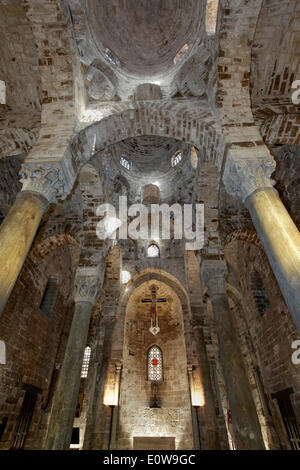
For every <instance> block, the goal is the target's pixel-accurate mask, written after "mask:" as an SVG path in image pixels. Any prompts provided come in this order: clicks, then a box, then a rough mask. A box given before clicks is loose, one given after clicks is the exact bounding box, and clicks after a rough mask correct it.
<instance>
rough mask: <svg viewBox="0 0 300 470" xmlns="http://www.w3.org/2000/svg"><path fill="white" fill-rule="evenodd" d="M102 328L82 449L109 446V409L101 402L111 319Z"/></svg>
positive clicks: (107, 361)
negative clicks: (93, 388) (101, 338)
mask: <svg viewBox="0 0 300 470" xmlns="http://www.w3.org/2000/svg"><path fill="white" fill-rule="evenodd" d="M102 328H104V331H105V333H104V343H103V349H102V351H101V358H100V360H99V367H98V371H97V380H96V386H95V393H94V399H93V401H90V403H89V409H88V414H87V423H86V428H85V436H84V444H83V448H84V450H107V449H108V447H109V434H108V433H107V426H106V420H107V419H110V416H111V410H110V408H109V407H108V406H105V405H104V404H103V399H104V392H105V384H106V376H107V371H108V364H109V358H110V352H111V337H112V331H113V326H112V322H111V319H108V320H107V321H105V322H104V324H103V325H102Z"/></svg>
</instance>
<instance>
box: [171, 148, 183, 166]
mask: <svg viewBox="0 0 300 470" xmlns="http://www.w3.org/2000/svg"><path fill="white" fill-rule="evenodd" d="M181 160H182V153H181V152H176V153H175V154H174V155H173V157H172V158H171V165H172V167H173V168H174V166H176V165H178V163H179V162H181Z"/></svg>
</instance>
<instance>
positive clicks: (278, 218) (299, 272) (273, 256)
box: [245, 189, 300, 333]
mask: <svg viewBox="0 0 300 470" xmlns="http://www.w3.org/2000/svg"><path fill="white" fill-rule="evenodd" d="M245 205H246V207H247V208H248V210H249V212H250V214H251V217H252V220H253V223H254V225H255V228H256V230H257V232H258V235H259V237H260V239H261V241H262V244H263V247H264V249H265V252H266V254H267V257H268V259H269V262H270V264H271V266H272V269H273V272H274V274H275V276H276V279H277V282H278V284H279V287H280V289H281V292H282V295H283V297H284V299H285V302H286V304H287V306H288V308H289V311H290V313H291V315H292V317H293V320H294V323H295V325H296V328H297V330H298V332H299V333H300V233H299V231H298V229H297V227H296V225H295V224H294V222H293V221H292V219H291V217H290V215H289V213H288V212H287V210H286V208H285V207H284V205H283V204H282V202H281V200H280V198H279V196H278V194H277V192H276V191H274V190H273V189H262V190H257V191H255V192H254V193H252V194H251V195H250V196H249V197H248V198H247V199H246V201H245Z"/></svg>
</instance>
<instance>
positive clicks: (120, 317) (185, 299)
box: [114, 268, 193, 362]
mask: <svg viewBox="0 0 300 470" xmlns="http://www.w3.org/2000/svg"><path fill="white" fill-rule="evenodd" d="M149 280H153V281H155V280H157V281H161V282H162V283H164V284H166V285H167V286H169V287H170V288H171V289H173V291H174V292H175V293H176V295H177V296H178V298H179V300H180V303H181V307H182V316H183V325H184V332H185V334H186V333H188V332H190V325H191V323H190V322H191V319H192V315H191V306H190V299H189V295H188V293H187V291H186V289H185V287H184V286H183V285H182V283H181V282H180V281H179V280H178V279H177V278H176V277H175V276H173V275H172V274H170V273H168V272H167V271H163V270H162V269H157V268H147V269H145V270H143V271H140V272H139V273H138V274H136V275H135V276H133V277H132V278H131V279H130V280H129V281H128V283H127V284H125V285H124V286H123V289H122V291H121V294H120V298H119V302H118V308H117V313H116V321H115V327H114V328H115V332H117V333H118V337H117V342H118V345H119V347H118V348H117V349H118V351H119V354H121V355H120V357H119V358H118V359H119V360H120V361H122V354H123V349H122V348H123V341H124V325H125V316H126V308H127V304H128V301H129V298H130V296H131V294H132V293H133V292H134V290H135V289H136V288H137V287H139V286H140V285H142V284H144V283H145V282H147V281H149ZM186 352H187V357H188V361H189V360H191V362H193V361H192V359H191V354H192V353H191V351H190V349H189V347H188V345H187V344H186Z"/></svg>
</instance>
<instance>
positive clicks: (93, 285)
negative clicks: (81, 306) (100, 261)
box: [74, 267, 101, 304]
mask: <svg viewBox="0 0 300 470" xmlns="http://www.w3.org/2000/svg"><path fill="white" fill-rule="evenodd" d="M100 286H101V279H100V272H99V268H98V267H90V268H78V269H77V271H76V276H75V285H74V301H75V302H89V303H92V304H94V302H95V300H96V298H97V296H98V293H99V290H100Z"/></svg>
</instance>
